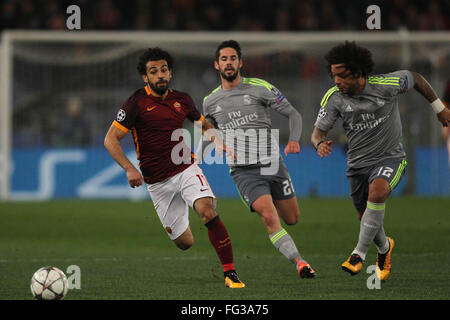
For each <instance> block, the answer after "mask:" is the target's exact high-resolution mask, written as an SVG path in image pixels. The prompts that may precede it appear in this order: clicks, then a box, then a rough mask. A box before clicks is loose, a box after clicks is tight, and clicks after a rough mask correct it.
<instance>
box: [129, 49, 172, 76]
mask: <svg viewBox="0 0 450 320" xmlns="http://www.w3.org/2000/svg"><path fill="white" fill-rule="evenodd" d="M158 60H166V62H167V67H168V68H169V70H172V69H173V58H172V56H171V55H170V54H169V53H168V52H167V51H164V50H162V49H161V48H158V47H155V48H148V49H147V50H146V51H145V52H144V53H143V54H142V55H141V56H140V57H139V62H138V65H137V71H138V72H139V74H141V75H146V74H147V62H149V61H158Z"/></svg>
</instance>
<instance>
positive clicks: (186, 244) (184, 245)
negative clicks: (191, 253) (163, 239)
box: [175, 238, 194, 251]
mask: <svg viewBox="0 0 450 320" xmlns="http://www.w3.org/2000/svg"><path fill="white" fill-rule="evenodd" d="M175 244H176V246H177V247H178V248H180V249H181V250H183V251H184V250H187V249H189V248H190V247H192V246H193V245H194V239H193V238H191V239H183V240H182V241H175Z"/></svg>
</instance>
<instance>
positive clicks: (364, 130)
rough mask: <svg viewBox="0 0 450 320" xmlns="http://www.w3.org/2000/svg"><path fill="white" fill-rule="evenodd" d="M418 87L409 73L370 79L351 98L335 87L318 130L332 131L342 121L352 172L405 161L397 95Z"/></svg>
mask: <svg viewBox="0 0 450 320" xmlns="http://www.w3.org/2000/svg"><path fill="white" fill-rule="evenodd" d="M412 87H414V80H413V77H412V75H411V73H410V72H409V71H407V70H401V71H396V72H392V73H388V74H381V75H374V76H369V77H368V78H367V79H366V86H365V87H364V90H363V91H362V92H361V93H360V94H357V95H353V96H349V95H347V94H342V93H340V92H339V90H338V88H337V87H336V86H335V87H333V88H331V89H330V90H328V91H327V93H326V94H325V95H324V97H323V99H322V102H321V103H320V105H321V108H320V110H319V114H318V116H317V120H316V122H315V124H314V125H315V126H316V127H317V128H319V129H320V130H322V131H330V130H331V129H332V127H333V126H334V123H335V122H336V120H337V118H342V120H343V127H344V129H345V131H346V134H347V138H348V152H347V164H348V169H351V168H361V167H366V166H369V165H372V164H375V163H377V162H379V161H381V160H384V159H388V158H397V157H399V158H401V157H405V156H406V155H405V152H404V150H403V146H402V144H401V142H400V140H401V138H402V124H401V121H400V113H399V110H398V98H397V95H398V94H400V93H404V92H406V91H407V90H409V89H411V88H412Z"/></svg>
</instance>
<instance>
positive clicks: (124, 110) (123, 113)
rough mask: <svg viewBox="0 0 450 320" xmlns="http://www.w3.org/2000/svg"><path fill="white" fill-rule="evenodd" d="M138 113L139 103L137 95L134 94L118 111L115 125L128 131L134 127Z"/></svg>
mask: <svg viewBox="0 0 450 320" xmlns="http://www.w3.org/2000/svg"><path fill="white" fill-rule="evenodd" d="M137 114H138V105H137V101H136V96H135V95H134V94H133V95H132V96H131V97H129V98H128V99H127V100H126V101H125V102H124V104H123V105H122V107H121V108H120V109H119V111H118V112H117V116H116V119H115V120H114V121H113V125H114V126H116V127H117V128H119V129H120V130H122V131H124V132H128V131H129V130H130V129H131V128H133V127H134V124H135V122H136V117H137Z"/></svg>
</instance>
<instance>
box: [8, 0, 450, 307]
mask: <svg viewBox="0 0 450 320" xmlns="http://www.w3.org/2000/svg"><path fill="white" fill-rule="evenodd" d="M71 4H77V5H79V6H80V8H81V30H80V31H70V32H69V31H67V30H66V19H67V17H68V14H66V12H65V11H66V8H67V6H69V5H71ZM372 4H377V5H379V6H380V8H381V30H380V31H370V32H369V31H368V30H367V28H366V19H367V17H368V15H367V14H366V8H367V7H368V6H369V5H372ZM449 13H450V3H449V2H448V1H445V0H442V1H437V0H434V1H425V0H423V1H406V0H395V1H346V2H345V4H342V3H341V2H336V1H331V0H330V1H291V0H277V1H276V0H261V1H244V0H232V1H207V0H185V1H183V0H165V1H150V0H137V1H132V0H130V1H113V0H101V1H70V0H69V1H59V0H51V1H44V0H42V1H38V0H35V1H34V0H20V1H19V0H3V1H2V3H1V19H0V23H1V25H0V28H1V31H2V53H4V52H5V51H6V50H5V48H7V46H6V45H5V43H6V42H8V43H9V50H10V51H9V52H10V53H12V55H11V56H10V60H5V56H2V64H0V74H2V78H1V79H2V82H1V86H0V88H1V90H2V91H1V92H2V96H1V98H0V99H2V100H1V101H2V105H1V110H2V118H1V119H0V121H3V122H1V123H2V126H0V137H2V139H1V141H2V143H3V144H4V143H5V139H3V138H4V137H5V135H4V132H5V131H4V130H5V126H4V123H5V122H4V121H8V119H9V120H10V123H9V124H8V126H9V125H11V129H12V131H11V132H12V135H11V140H10V142H11V156H12V160H13V162H12V168H11V180H10V182H11V184H10V186H11V189H10V193H9V196H8V199H10V200H16V201H10V202H8V201H1V202H0V267H1V268H2V272H1V273H0V283H1V284H2V286H0V298H1V299H29V298H30V294H29V288H28V286H29V278H30V277H31V275H32V273H33V272H34V271H35V270H37V269H38V268H39V267H41V266H43V265H56V266H60V267H61V268H62V269H63V270H65V267H66V266H67V265H70V264H77V265H80V267H81V270H82V272H83V273H82V275H83V276H82V290H80V291H77V290H72V291H73V292H71V293H70V294H69V295H70V298H73V299H143V298H144V299H194V298H195V299H225V300H231V299H347V298H348V299H389V298H393V299H448V298H449V297H450V293H449V287H448V270H449V267H448V266H449V254H448V252H449V248H448V244H449V243H450V241H448V240H449V235H450V233H449V230H450V226H449V222H448V208H449V195H450V170H449V159H448V158H447V150H446V148H445V141H444V139H443V138H442V132H441V128H440V125H439V123H438V121H437V120H436V116H435V115H434V114H433V112H432V110H431V107H430V106H429V105H428V103H427V102H426V101H425V100H424V99H423V98H422V97H421V96H420V95H419V94H418V93H416V92H414V90H412V91H411V92H409V93H408V94H407V95H405V96H402V97H400V99H399V106H400V112H401V116H402V121H403V133H404V140H403V142H404V145H405V147H406V149H407V154H408V162H409V166H408V169H407V174H406V176H405V178H404V179H403V180H402V182H401V184H400V186H399V187H398V188H397V189H396V191H395V197H394V198H393V199H389V210H390V211H389V212H391V211H392V212H393V213H395V214H387V215H386V230H387V232H389V233H390V234H391V233H392V234H393V235H395V237H396V241H397V240H398V242H399V244H400V245H399V247H398V254H397V255H396V258H395V259H396V260H395V272H396V273H395V277H394V276H392V280H390V282H389V284H388V285H383V289H384V290H380V292H376V291H377V290H372V291H370V290H368V289H367V287H366V286H365V281H366V278H364V276H362V277H359V278H356V277H354V278H351V279H350V280H349V278H348V277H344V275H341V272H340V271H339V270H338V269H339V265H338V263H340V262H341V260H342V259H344V258H346V255H347V253H348V250H349V249H350V248H351V245H353V244H354V240H355V239H354V237H355V236H357V233H358V230H359V229H358V228H359V224H358V221H357V220H356V219H355V216H356V215H355V213H354V209H353V207H352V205H351V201H350V199H349V197H348V191H349V187H348V182H347V180H346V177H345V168H346V162H345V135H344V132H343V131H342V129H340V128H339V124H337V126H336V127H337V128H335V129H334V130H333V131H332V132H331V133H330V136H331V138H332V139H333V140H334V141H335V152H334V153H333V155H332V156H331V157H330V158H328V159H319V157H318V156H317V155H316V154H315V152H314V149H313V148H312V146H310V142H309V138H310V134H311V132H312V127H313V123H314V120H315V118H316V115H317V112H318V109H319V103H320V100H321V99H322V96H323V94H324V93H325V92H326V90H327V89H328V88H329V87H331V86H332V85H333V84H332V81H331V79H330V77H329V76H328V74H327V72H326V70H325V67H324V60H323V55H324V54H325V52H326V51H327V50H328V49H329V48H330V47H331V46H332V45H334V44H337V43H339V42H342V41H343V40H344V39H348V40H354V39H356V40H357V41H358V43H360V44H362V45H365V46H367V47H368V48H370V49H371V50H372V51H373V54H374V59H375V64H376V70H375V71H376V72H377V73H383V72H388V71H392V70H398V69H404V68H406V69H411V70H414V71H417V72H420V73H422V74H423V75H424V76H425V77H426V78H427V79H428V80H429V81H430V82H431V84H432V85H433V87H434V88H435V89H436V91H437V93H438V95H439V96H440V97H441V98H443V97H444V92H445V90H446V89H445V88H446V86H447V87H448V83H449V80H450V79H449V76H448V74H449V71H450V66H449V61H450V59H449V53H450V42H449V41H448V37H449V29H450V19H449V18H450V17H449ZM230 38H236V39H237V40H239V41H240V42H241V44H242V46H243V59H244V70H243V74H244V75H245V76H249V77H259V78H262V79H265V80H267V81H269V82H270V83H272V84H273V85H275V86H277V87H278V88H279V90H280V91H281V92H282V93H283V94H284V95H285V96H286V97H287V98H288V99H289V100H290V101H291V102H292V104H293V105H294V107H295V108H297V110H298V111H299V112H300V113H301V114H302V116H303V133H302V138H301V146H302V151H301V153H300V154H299V155H289V157H288V158H287V159H286V162H287V165H288V168H289V170H290V173H291V176H292V180H293V183H294V186H295V189H296V193H297V195H298V198H299V203H300V208H301V211H302V216H301V222H300V223H299V224H297V225H296V226H292V227H289V228H290V229H289V232H290V234H292V236H293V238H294V239H295V241H296V243H298V244H300V246H301V251H302V252H306V256H307V257H308V258H310V259H311V261H312V262H313V263H314V267H315V268H317V271H318V274H319V276H320V277H321V278H320V277H318V279H317V280H318V281H316V282H315V283H312V282H308V283H305V282H302V283H301V288H302V290H298V288H299V286H298V283H297V282H295V281H293V280H292V276H293V275H292V270H291V267H292V266H291V265H289V264H288V263H287V262H286V261H285V260H283V258H282V257H280V256H279V255H278V253H277V252H275V251H274V250H273V247H271V245H270V243H269V242H268V240H267V236H266V234H265V230H263V226H262V224H261V223H259V222H256V221H257V218H256V217H255V216H254V215H248V214H245V213H246V209H245V207H244V205H243V204H242V203H241V202H240V200H239V199H238V194H237V191H236V188H235V186H234V184H233V183H232V180H231V178H230V176H229V174H228V169H227V168H226V166H225V165H202V167H203V169H204V170H205V174H206V176H207V178H208V180H209V182H210V184H211V185H212V187H213V190H214V192H215V193H216V195H217V196H218V197H219V202H218V206H219V207H218V210H219V212H220V213H221V216H222V219H223V220H224V222H225V223H226V225H227V227H228V228H229V231H230V235H231V237H232V240H233V243H234V247H235V255H236V260H237V261H238V265H239V268H240V269H239V270H241V271H240V276H241V277H242V278H243V279H245V282H246V284H247V287H248V290H247V289H246V290H247V291H244V292H239V293H236V292H233V293H229V292H226V291H218V290H217V286H219V284H220V287H222V285H223V283H222V280H221V275H218V274H219V272H218V271H213V270H212V269H214V266H215V267H217V268H216V269H217V270H219V265H218V262H217V258H216V257H215V255H214V253H213V252H212V250H211V247H210V245H209V243H208V241H207V239H206V237H207V236H206V232H205V230H204V227H203V226H202V225H201V224H200V222H199V219H196V218H194V217H192V218H191V227H192V230H193V231H194V234H195V235H196V241H197V242H196V245H195V246H194V247H193V248H192V249H191V250H188V252H179V251H178V250H177V249H176V248H175V247H174V246H173V245H172V244H171V243H170V241H169V240H168V239H167V235H166V234H165V233H164V230H163V229H162V228H161V226H160V224H159V221H158V220H157V217H156V214H155V213H154V209H153V206H152V203H151V202H150V201H149V196H148V194H147V192H146V191H145V188H144V187H141V188H138V189H131V188H129V187H128V184H127V181H126V176H125V174H124V173H123V171H122V169H120V168H119V167H118V165H116V164H115V163H114V161H113V160H112V159H111V157H110V156H109V154H108V153H107V151H106V150H105V149H104V147H103V139H104V135H105V133H106V131H107V129H108V128H109V126H110V124H111V122H112V121H113V119H114V118H115V116H116V113H117V110H118V109H119V108H120V106H121V104H122V103H123V101H124V100H125V99H126V98H127V97H128V96H129V95H130V94H131V93H132V92H133V91H134V90H136V89H137V88H139V87H141V86H142V81H141V80H140V77H139V76H138V74H137V72H136V63H137V58H138V56H139V55H140V53H141V52H142V50H144V49H145V48H147V47H150V46H156V45H160V46H161V47H164V48H167V49H168V50H169V51H170V52H171V53H172V54H173V56H174V58H175V73H174V80H173V83H172V86H173V87H174V88H176V89H178V90H181V91H186V92H188V93H189V94H191V95H192V97H193V98H194V100H195V102H196V103H197V105H198V107H199V109H200V110H201V109H202V107H201V105H202V100H203V97H204V96H206V95H207V94H209V92H210V91H211V90H212V89H214V88H216V87H217V86H218V84H219V79H218V75H217V73H216V72H215V70H214V69H213V65H212V62H213V58H214V50H215V48H216V46H217V44H218V43H220V42H221V41H223V40H227V39H230ZM374 39H376V41H375V40H374ZM5 61H6V62H7V63H5ZM6 69H8V70H9V71H10V72H11V77H10V78H8V77H3V76H4V75H5V70H6ZM3 80H5V81H3ZM5 88H9V89H10V93H11V96H10V100H6V99H5V95H4V92H5V90H6V89H5ZM5 101H6V102H5ZM5 103H6V104H7V105H8V106H9V107H10V108H11V114H10V118H9V117H5V116H4V115H5V114H6V113H7V111H6V109H5V108H6V107H7V106H6V104H5ZM286 123H287V122H286V120H285V119H284V118H283V117H281V116H279V115H277V114H275V113H274V114H273V125H274V128H279V129H280V138H281V144H284V143H286V139H287V135H288V129H287V126H286ZM187 128H188V129H190V130H191V131H192V127H189V126H188V125H187ZM123 146H124V148H125V150H126V152H127V154H128V155H129V157H130V159H134V161H135V159H136V156H135V151H134V147H133V142H132V140H131V137H130V136H128V137H127V138H126V140H125V141H124V142H123ZM2 147H4V146H2ZM2 150H3V149H2ZM135 163H136V161H135ZM3 176H4V175H3ZM2 185H4V184H2ZM1 191H2V195H4V190H1ZM336 197H337V198H338V199H336ZM228 198H230V199H228ZM3 199H4V198H3ZM86 199H106V200H107V201H85V200H86ZM113 199H116V200H119V201H112V200H113ZM124 199H132V200H143V201H124ZM21 200H27V201H25V202H23V201H21ZM28 200H47V201H37V202H35V201H31V202H28ZM80 200H81V201H80ZM412 234H414V235H417V236H411V235H412ZM416 239H419V240H420V241H416ZM438 244H439V245H438ZM372 249H374V248H372ZM368 259H369V260H370V261H372V260H373V262H374V261H375V260H374V259H375V253H374V251H370V252H369V255H368ZM371 263H372V262H371ZM149 265H150V271H149ZM180 265H183V266H186V268H189V270H190V272H188V273H186V272H180V270H179V268H180ZM211 266H213V268H212V269H211ZM436 266H439V267H436ZM130 270H132V271H130ZM424 270H433V276H432V277H430V276H429V272H424ZM268 275H270V277H269V276H268ZM219 279H220V281H219ZM411 279H414V281H412V280H411ZM381 291H382V292H381Z"/></svg>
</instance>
